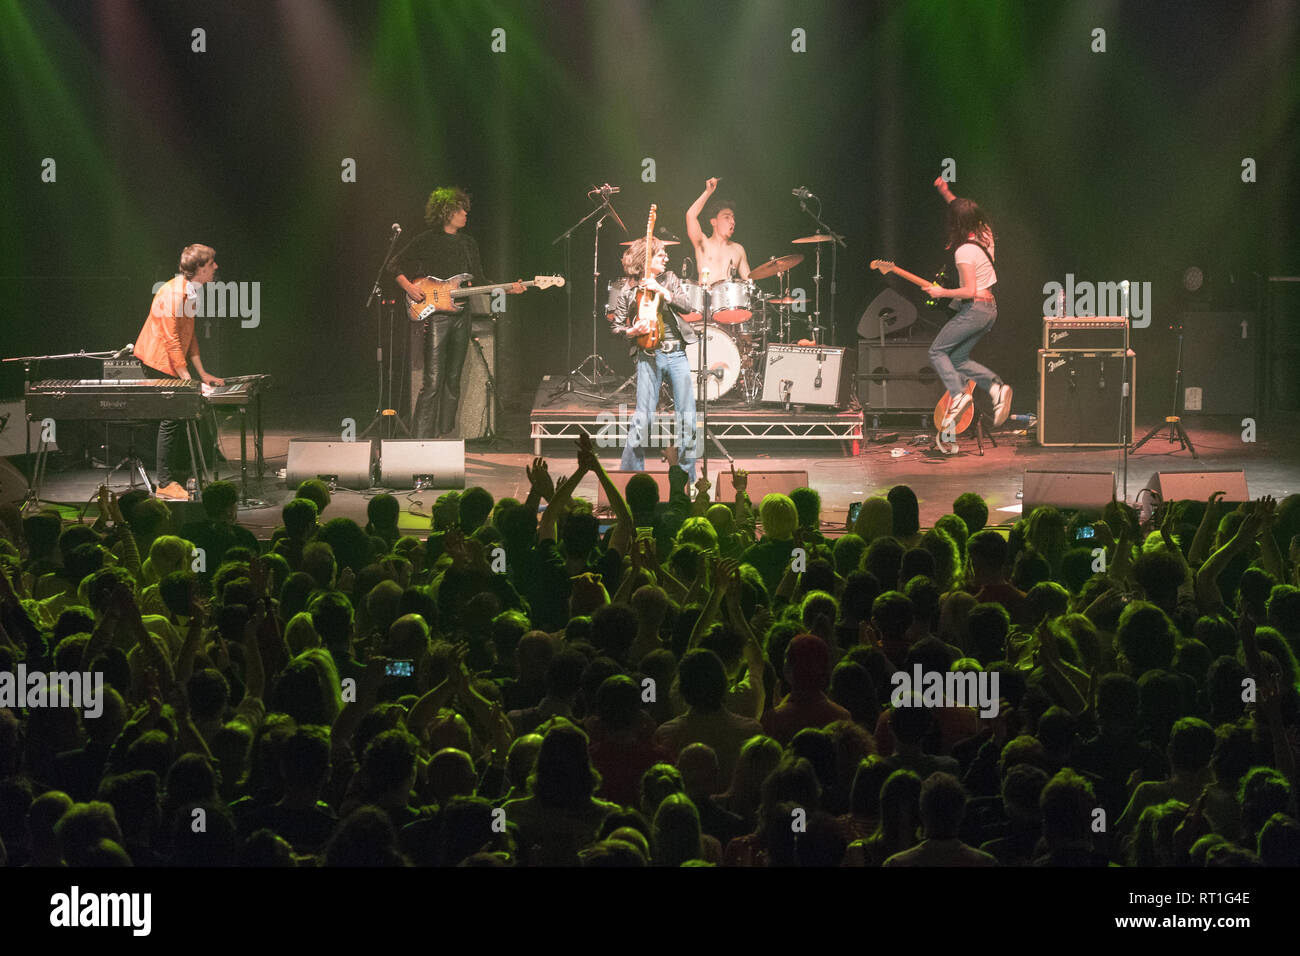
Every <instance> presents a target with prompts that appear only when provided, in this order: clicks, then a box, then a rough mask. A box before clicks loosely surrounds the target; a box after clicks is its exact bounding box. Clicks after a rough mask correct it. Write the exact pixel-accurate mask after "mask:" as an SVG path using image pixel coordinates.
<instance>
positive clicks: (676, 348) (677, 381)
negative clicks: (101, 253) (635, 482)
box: [612, 238, 702, 482]
mask: <svg viewBox="0 0 1300 956" xmlns="http://www.w3.org/2000/svg"><path fill="white" fill-rule="evenodd" d="M645 257H646V241H645V239H644V238H642V239H638V240H637V241H636V242H634V243H632V245H630V246H628V247H627V251H626V252H624V253H623V271H624V272H625V273H627V274H628V275H629V276H633V277H636V276H644V275H645V273H646V261H645ZM667 270H668V250H667V248H666V247H665V246H664V244H663V242H662V241H661V240H659V239H655V240H653V246H652V254H651V259H650V278H648V279H645V278H642V279H641V281H640V282H635V283H628V284H627V285H626V287H625V288H624V289H623V290H622V291H621V292H620V293H619V294H618V298H617V299H615V302H614V325H613V327H612V328H613V331H614V332H616V333H618V334H620V335H626V336H628V337H629V338H635V337H636V336H639V335H645V334H646V333H647V332H649V331H650V330H651V329H652V328H653V327H654V323H653V322H652V321H651V320H649V319H646V320H642V321H638V317H637V314H636V312H637V304H636V291H637V289H640V288H646V289H649V290H650V291H652V292H658V293H659V294H660V299H659V317H660V318H662V319H663V324H664V334H663V339H662V341H660V343H659V345H658V346H657V347H656V348H653V349H645V348H640V347H638V346H635V345H634V346H633V347H634V348H635V350H636V414H635V415H634V417H633V419H632V422H631V424H630V425H629V427H628V432H627V443H626V444H625V445H624V447H623V461H622V464H621V465H620V467H621V468H622V469H623V470H624V471H644V470H645V449H646V447H647V446H648V444H649V442H650V438H651V436H652V435H653V434H654V422H655V413H656V412H657V411H658V408H659V389H660V387H661V386H662V384H663V380H664V376H665V375H667V376H668V380H669V381H670V382H671V383H672V388H673V406H674V408H675V410H676V418H677V439H676V440H677V447H678V449H679V454H678V462H677V464H678V466H679V467H680V468H681V469H682V470H683V471H685V472H686V474H687V475H689V476H690V480H691V481H692V482H694V481H695V459H696V458H698V457H699V450H700V439H701V437H702V435H701V434H700V430H699V428H698V426H697V424H696V421H695V382H694V381H693V375H692V373H691V363H690V360H689V359H687V357H686V346H688V345H692V344H694V343H695V342H696V341H697V340H698V338H699V336H698V335H697V334H696V332H695V329H694V328H692V326H691V324H690V323H689V322H687V321H686V320H685V319H683V318H682V315H683V314H684V313H686V312H688V311H689V310H690V308H691V304H690V300H689V299H688V298H687V297H686V294H685V292H684V291H683V289H682V283H681V280H680V279H678V278H677V276H676V275H674V274H673V273H671V272H669V271H667Z"/></svg>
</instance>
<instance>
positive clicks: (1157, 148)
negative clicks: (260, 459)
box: [0, 0, 1300, 426]
mask: <svg viewBox="0 0 1300 956" xmlns="http://www.w3.org/2000/svg"><path fill="white" fill-rule="evenodd" d="M196 27H199V28H202V29H203V30H205V31H206V37H205V39H206V52H194V51H193V49H192V44H193V42H194V41H193V39H192V33H191V31H192V30H193V29H194V28H196ZM498 28H500V29H503V30H504V31H505V34H504V40H505V51H504V52H493V51H492V48H491V47H492V43H493V31H494V30H496V29H498ZM1096 28H1101V29H1103V30H1105V43H1106V51H1105V52H1104V53H1100V52H1092V50H1091V47H1092V45H1093V44H1094V42H1095V41H1094V40H1093V36H1092V31H1093V30H1094V29H1096ZM794 30H802V31H803V34H804V37H805V42H806V52H802V53H800V52H794V51H792V49H791V47H792V43H793V42H795V41H794V40H793V39H792V31H794ZM498 42H499V41H498ZM1298 47H1300V45H1298V44H1297V12H1296V9H1295V7H1294V6H1293V5H1291V4H1286V3H1282V2H1260V3H1237V2H1233V3H1224V4H1219V5H1214V4H1196V5H1187V4H1174V3H1170V4H1161V3H1149V4H1147V3H1144V4H1119V3H1113V2H1105V3H1069V4H1041V5H1040V4H1027V5H1022V4H1020V3H1006V4H996V3H981V4H970V5H967V4H938V3H911V4H876V3H850V2H845V3H807V4H805V3H799V4H795V3H760V2H721V3H698V2H666V3H635V2H632V3H629V2H602V3H594V2H593V3H575V2H561V3H547V4H538V3H518V4H516V3H502V2H494V3H483V2H471V0H440V2H438V3H416V2H385V3H370V2H358V3H352V4H349V3H326V2H322V0H268V2H265V3H245V4H229V5H227V4H213V3H191V2H169V3H165V4H163V3H157V4H140V5H137V4H132V3H126V2H122V3H103V4H92V3H90V2H55V3H50V4H48V5H47V4H37V3H24V4H19V5H12V6H8V7H7V8H6V11H5V12H4V13H0V54H2V55H3V70H2V73H0V75H2V76H3V83H0V109H3V120H4V134H3V137H4V138H3V146H2V147H0V196H3V200H4V209H5V216H4V222H5V227H4V229H3V231H2V232H0V309H2V310H3V319H2V321H3V338H2V344H0V352H3V353H4V355H6V356H12V355H15V354H25V353H34V352H44V353H49V352H60V351H67V350H76V349H80V348H85V349H101V348H112V347H117V346H120V345H121V344H122V343H124V342H126V341H132V340H134V337H135V335H136V333H137V332H138V330H139V327H140V325H141V322H142V321H143V319H144V316H145V314H146V312H147V310H148V306H149V301H150V296H151V287H152V285H153V283H154V282H155V281H157V280H159V279H165V278H168V277H169V276H171V275H172V274H173V273H174V272H175V269H176V259H177V255H178V253H179V250H180V249H181V247H182V246H184V245H185V244H186V243H189V242H204V243H207V244H209V245H212V246H214V247H215V248H216V249H217V250H218V262H219V263H220V265H221V272H220V274H219V278H220V279H222V280H225V281H244V282H258V283H260V284H261V316H260V325H259V327H257V328H255V329H244V328H241V327H239V325H238V323H236V322H233V321H231V320H224V321H221V322H215V323H213V326H214V327H212V328H205V329H204V330H203V332H204V335H205V338H204V339H203V341H204V343H205V344H204V346H203V348H204V354H205V356H206V357H207V363H206V364H207V365H208V366H209V368H210V370H213V371H216V372H218V373H226V374H237V373H245V372H252V371H267V372H271V373H273V374H274V375H275V376H277V379H278V381H279V382H280V384H281V388H280V390H279V394H280V395H281V396H288V397H289V398H290V399H292V402H293V404H294V406H295V409H296V410H297V411H298V412H300V413H301V414H302V416H305V418H304V420H311V417H312V415H318V416H319V417H321V419H322V420H321V422H320V423H319V424H320V425H322V426H328V425H329V424H330V423H329V421H328V419H329V417H330V416H334V415H336V414H352V415H355V416H356V417H357V418H358V419H359V420H365V419H366V418H368V417H369V412H370V410H371V407H370V405H369V404H367V403H368V402H370V399H371V397H372V393H373V381H374V365H373V362H374V339H375V317H374V315H373V314H369V315H368V314H366V313H365V312H364V311H363V309H362V306H363V303H364V301H365V298H366V293H367V291H368V289H369V284H370V280H371V277H372V276H373V274H374V272H375V270H376V268H377V267H378V264H379V261H380V260H381V259H382V257H383V254H384V252H385V249H386V246H387V237H388V227H389V224H390V223H392V222H394V221H397V222H400V223H402V225H403V226H404V227H405V230H406V232H405V236H404V238H410V237H412V236H414V235H415V233H416V232H418V231H419V229H420V228H423V226H422V216H423V207H424V200H425V197H426V196H427V194H428V192H429V191H430V190H431V189H432V188H433V187H434V186H436V185H440V184H448V183H455V184H459V185H462V186H464V187H465V188H467V189H468V190H469V191H470V192H471V193H473V195H474V206H473V210H472V212H471V215H470V224H469V231H470V232H472V233H473V234H474V235H475V236H476V237H477V238H478V241H479V243H480V245H481V247H482V250H483V259H484V262H485V264H486V268H487V269H488V270H489V272H490V273H491V275H490V276H488V278H489V279H491V280H496V279H502V280H504V279H510V278H514V277H515V276H520V275H522V276H532V275H534V274H536V273H542V272H547V273H549V272H552V271H565V270H566V264H565V261H564V256H563V246H562V245H561V246H554V245H552V244H551V240H552V239H553V238H554V237H555V236H557V235H558V234H559V233H560V232H562V231H563V230H564V229H565V228H566V227H567V226H569V225H570V224H571V223H572V222H574V221H576V220H577V219H579V218H580V217H581V216H582V215H583V214H584V213H585V212H586V211H587V210H588V209H589V208H590V207H589V205H588V200H587V199H586V193H587V190H588V189H589V188H590V186H591V185H592V184H593V183H600V182H606V181H608V182H610V183H613V184H616V185H620V186H622V193H621V194H620V195H619V196H618V197H617V206H618V209H619V210H620V212H621V213H622V214H623V217H624V219H625V221H626V222H627V224H628V227H629V229H630V230H631V236H635V235H636V233H637V232H638V231H641V230H643V229H644V222H645V214H646V211H647V208H648V206H649V204H650V203H651V202H655V203H657V204H658V205H659V208H660V210H661V222H662V223H663V224H664V225H666V226H667V227H668V228H669V229H671V230H672V231H674V232H676V233H678V234H680V235H682V237H683V238H685V236H684V233H685V223H684V212H685V209H686V207H687V206H688V205H689V204H690V202H691V201H692V200H693V199H694V198H695V197H696V195H698V193H699V192H700V190H701V188H702V187H703V183H704V180H705V179H706V177H709V176H721V177H722V178H723V183H722V186H721V189H720V195H722V196H726V197H729V198H732V199H733V200H734V201H735V202H736V203H737V210H738V220H739V228H738V232H737V238H738V239H739V240H740V241H742V242H744V244H745V245H746V247H747V249H748V251H749V259H750V262H751V265H754V264H757V263H758V262H760V261H762V260H763V259H765V258H767V257H768V256H771V255H783V254H786V253H788V252H791V251H795V249H794V247H792V246H790V244H789V243H790V240H791V239H793V238H795V237H797V236H801V235H805V234H807V233H809V232H811V231H813V224H812V222H811V221H810V220H809V219H808V218H807V217H806V216H804V215H803V214H802V213H801V212H800V210H799V207H798V202H797V201H796V200H795V199H794V198H793V197H792V196H791V194H790V192H791V189H792V188H794V187H796V186H801V185H802V186H807V187H808V188H810V189H811V190H812V191H813V192H814V193H816V194H817V195H818V196H819V197H821V198H822V200H823V203H824V205H823V215H824V218H825V219H826V220H827V221H828V222H829V224H830V225H831V226H832V227H834V228H835V229H837V230H839V231H841V232H843V233H845V234H846V236H847V239H848V249H847V250H846V251H843V252H842V253H841V255H840V257H839V261H838V295H837V297H836V319H837V325H838V328H837V330H836V340H837V342H839V343H840V344H847V343H852V342H854V341H855V340H856V333H855V328H856V324H857V320H858V317H859V316H860V314H861V313H862V311H863V308H864V306H865V305H866V303H867V302H868V301H869V300H870V299H871V298H872V297H873V296H874V295H875V294H876V293H877V292H879V291H880V290H881V289H882V288H883V287H884V280H883V279H881V277H880V276H878V275H875V274H872V273H870V272H869V271H868V269H867V267H866V263H867V262H868V261H869V260H870V259H872V258H891V259H895V260H897V261H898V262H899V263H900V264H901V265H904V266H906V267H908V268H911V269H912V270H913V271H915V272H919V273H923V274H928V273H930V272H932V271H933V270H934V269H935V268H936V267H937V265H938V264H939V263H940V261H941V259H942V245H943V238H942V237H943V213H944V209H943V204H942V202H941V201H940V200H939V199H938V198H937V196H936V195H935V193H934V191H933V190H932V189H931V187H930V182H931V180H932V179H933V178H934V177H935V176H936V175H937V174H938V173H939V172H940V170H941V164H942V162H943V160H944V159H945V158H947V157H951V158H952V159H954V160H955V161H956V169H957V178H956V182H955V183H954V186H953V188H954V190H955V191H956V192H957V193H958V194H961V195H969V196H972V197H974V198H976V199H977V200H978V201H979V202H980V203H981V204H982V205H983V206H984V208H985V210H986V211H987V213H988V215H989V217H990V219H991V220H992V222H993V225H994V227H995V228H996V229H997V232H998V260H999V273H1000V277H1001V282H1000V284H999V290H998V291H999V303H1000V317H999V322H998V325H997V327H996V329H995V330H994V331H993V332H992V333H991V334H990V335H989V336H988V337H987V338H986V339H985V340H984V342H983V343H981V345H980V347H979V349H978V350H977V353H976V357H977V358H980V359H982V360H984V361H985V362H986V364H989V365H990V366H992V367H993V368H995V369H997V370H998V371H1000V372H1002V374H1003V376H1004V377H1005V378H1007V379H1008V380H1009V381H1011V382H1013V383H1015V384H1018V385H1020V386H1021V388H1022V390H1023V391H1022V395H1023V397H1022V398H1021V400H1020V402H1018V403H1017V404H1018V406H1024V409H1027V408H1028V407H1029V406H1030V405H1031V404H1032V401H1031V397H1030V393H1031V392H1032V390H1033V387H1034V386H1033V381H1034V366H1035V357H1034V350H1035V349H1036V348H1037V346H1038V344H1039V341H1040V338H1041V332H1040V320H1041V314H1042V303H1043V298H1044V296H1043V292H1042V289H1043V285H1044V283H1046V282H1048V281H1052V280H1057V281H1060V280H1063V279H1064V277H1065V274H1066V273H1067V272H1069V273H1073V274H1074V275H1075V276H1076V277H1078V278H1080V279H1087V280H1089V281H1118V280H1121V279H1124V278H1128V279H1131V280H1133V281H1139V282H1140V281H1149V282H1151V283H1152V284H1153V291H1154V304H1153V315H1154V318H1155V321H1154V323H1153V325H1152V328H1151V329H1149V330H1144V331H1138V332H1135V333H1134V341H1135V347H1136V348H1137V350H1138V353H1139V363H1140V365H1139V367H1140V369H1141V372H1140V373H1139V375H1140V377H1139V390H1138V397H1139V412H1140V413H1141V414H1145V415H1150V414H1152V413H1153V410H1161V411H1162V410H1163V406H1164V404H1166V403H1167V400H1168V398H1167V396H1168V393H1169V391H1170V389H1169V388H1167V387H1165V384H1164V382H1165V376H1167V377H1168V381H1169V382H1170V383H1172V354H1171V353H1172V349H1171V347H1170V336H1169V333H1168V331H1167V327H1168V324H1169V322H1170V320H1171V319H1174V318H1176V317H1178V316H1180V315H1181V314H1182V312H1183V310H1184V309H1185V308H1186V307H1187V306H1188V305H1189V304H1192V305H1199V306H1217V307H1224V308H1228V307H1232V308H1247V309H1249V308H1253V307H1254V306H1255V304H1256V296H1257V295H1258V289H1259V287H1260V277H1261V276H1265V275H1269V274H1278V273H1295V272H1297V271H1300V268H1298V267H1297V262H1296V250H1297V248H1298V246H1297V238H1300V237H1298V236H1297V215H1296V209H1297V204H1296V203H1295V201H1294V197H1293V193H1294V188H1293V187H1294V178H1295V157H1296V154H1297V148H1296V147H1297V124H1296V117H1297V110H1296V107H1297V98H1298V97H1300V92H1298V91H1300V82H1297V80H1298V77H1297V54H1296V50H1297V48H1298ZM46 157H50V158H53V159H55V161H56V163H57V167H56V168H57V179H56V181H55V182H53V183H45V182H42V181H41V173H42V161H43V160H44V159H45V158H46ZM1245 157H1250V158H1253V159H1254V160H1255V162H1256V164H1257V181H1256V182H1254V183H1243V182H1242V175H1241V173H1242V161H1243V158H1245ZM345 158H351V159H354V160H355V161H356V168H357V181H356V182H355V183H345V182H342V181H341V177H340V171H341V163H342V161H343V160H344V159H345ZM647 158H650V159H653V160H654V166H655V181H654V182H643V180H642V174H643V169H644V165H643V161H644V160H645V159H647ZM604 232H605V235H604V240H603V246H604V248H603V251H602V256H601V268H602V272H603V273H604V275H603V276H602V278H601V280H600V282H601V286H600V292H599V298H600V299H601V301H602V303H603V299H604V294H605V293H604V283H605V282H606V281H607V280H608V279H609V278H611V277H613V276H615V275H617V274H618V266H617V261H616V257H617V247H616V245H615V242H616V241H617V240H618V239H620V238H624V237H622V236H621V235H617V234H616V233H617V230H616V229H611V228H606V230H605V231H604ZM685 248H686V247H685V246H682V247H677V252H678V253H679V255H675V256H674V257H673V259H674V264H673V267H674V268H677V264H678V260H679V259H680V254H684V253H683V252H682V250H683V249H685ZM810 248H811V247H807V246H805V247H802V249H803V250H804V251H807V250H809V249H810ZM590 263H591V232H590V227H587V229H585V230H583V231H581V232H580V233H579V234H578V235H577V237H576V239H575V241H574V246H573V257H572V262H571V263H570V264H569V266H568V269H567V276H568V279H569V281H570V288H571V290H572V293H573V299H572V308H573V321H572V328H573V330H574V332H575V342H574V346H573V357H574V359H575V360H576V359H577V358H580V357H581V356H583V355H585V354H586V353H587V352H588V351H590V341H591V318H590V315H591V292H590V289H591V274H590V273H591V266H590ZM1189 265H1196V266H1198V267H1200V268H1201V269H1202V270H1203V271H1204V273H1205V275H1206V276H1207V282H1206V285H1205V287H1204V288H1203V289H1202V290H1201V292H1200V293H1198V294H1197V295H1196V296H1190V295H1189V294H1188V293H1186V292H1185V291H1184V289H1183V287H1182V274H1183V271H1184V269H1185V268H1186V267H1187V266H1189ZM823 273H824V275H825V276H826V286H825V287H824V290H823V291H824V300H825V298H827V297H828V293H829V278H830V267H829V263H827V264H826V265H825V266H824V268H823ZM811 277H812V268H811V263H805V264H804V265H803V266H801V267H800V268H799V269H798V270H796V272H795V273H794V280H795V284H796V285H797V286H800V287H803V288H805V289H806V290H807V292H808V294H809V296H810V297H811V295H812V278H811ZM1189 300H1195V301H1190V302H1189ZM509 306H510V310H509V312H508V313H507V321H506V323H505V327H504V328H503V336H504V339H505V341H504V342H503V346H504V347H503V350H502V352H503V355H502V362H503V366H502V369H501V371H502V384H503V387H504V389H505V396H506V398H507V399H508V400H510V401H512V402H516V403H518V402H527V401H529V400H530V399H531V396H532V392H533V390H534V388H535V387H536V383H537V381H538V379H539V378H540V376H541V375H542V374H544V373H548V372H562V371H563V369H564V367H565V362H566V357H565V354H566V331H567V329H568V325H567V324H566V323H567V319H566V307H567V300H566V297H565V295H564V294H563V293H561V292H553V291H548V292H532V293H529V294H528V295H526V296H522V297H515V298H511V299H510V300H509ZM600 324H601V325H603V324H604V320H603V319H601V320H600ZM601 332H602V338H601V340H600V341H601V346H600V347H601V348H602V349H605V350H607V352H608V353H609V355H610V357H611V359H612V358H613V353H614V351H615V347H614V346H613V345H612V344H611V343H610V342H609V340H608V339H607V338H605V337H604V336H605V333H604V331H603V329H602V330H601ZM1144 382H1154V383H1158V384H1159V387H1158V388H1154V387H1153V388H1146V389H1144V388H1143V387H1142V383H1144ZM20 389H21V374H20V371H19V370H16V369H15V368H14V367H13V366H8V367H6V368H5V370H4V371H3V373H0V394H3V395H13V394H15V393H17V392H18V391H20ZM282 400H283V399H282ZM282 407H283V406H282ZM286 413H287V412H286Z"/></svg>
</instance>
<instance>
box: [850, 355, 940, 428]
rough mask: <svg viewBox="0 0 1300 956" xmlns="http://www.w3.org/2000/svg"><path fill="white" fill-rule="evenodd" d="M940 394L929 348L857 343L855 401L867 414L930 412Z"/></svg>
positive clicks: (938, 382) (937, 377)
mask: <svg viewBox="0 0 1300 956" xmlns="http://www.w3.org/2000/svg"><path fill="white" fill-rule="evenodd" d="M942 394H943V385H942V383H941V382H940V381H939V376H938V375H937V374H936V373H935V371H934V368H933V367H931V365H930V346H929V345H928V344H921V343H912V342H907V343H899V344H897V345H895V344H890V343H887V344H885V345H881V344H880V343H879V342H871V341H866V340H864V341H861V342H859V343H858V397H859V398H860V399H861V400H862V405H863V407H864V408H866V409H867V410H868V411H873V412H884V411H892V412H925V411H932V410H933V409H934V403H935V402H937V401H938V400H939V396H940V395H942Z"/></svg>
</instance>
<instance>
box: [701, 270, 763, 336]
mask: <svg viewBox="0 0 1300 956" xmlns="http://www.w3.org/2000/svg"><path fill="white" fill-rule="evenodd" d="M709 293H710V295H711V296H712V303H711V304H712V306H713V321H714V322H717V323H719V324H720V325H735V324H736V323H737V322H748V321H749V320H750V318H751V317H752V316H753V314H754V310H753V308H752V303H753V299H754V283H752V282H750V281H748V280H745V281H741V280H739V279H734V280H727V279H723V280H722V281H721V282H715V283H713V285H712V286H710V287H709Z"/></svg>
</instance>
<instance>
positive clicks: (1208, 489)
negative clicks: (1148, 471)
mask: <svg viewBox="0 0 1300 956" xmlns="http://www.w3.org/2000/svg"><path fill="white" fill-rule="evenodd" d="M1146 487H1148V488H1150V489H1151V490H1152V491H1154V492H1156V493H1157V494H1158V495H1160V500H1161V501H1208V500H1209V499H1210V495H1212V494H1214V493H1215V492H1216V491H1222V492H1223V497H1222V498H1221V499H1220V502H1221V503H1222V504H1224V505H1226V506H1227V508H1228V509H1229V510H1231V509H1232V508H1234V507H1236V506H1237V505H1239V504H1241V503H1242V502H1243V501H1249V500H1250V491H1249V490H1248V489H1247V487H1246V473H1245V472H1244V471H1232V470H1225V471H1157V472H1156V473H1155V474H1153V475H1152V476H1151V480H1150V481H1148V482H1147V483H1146Z"/></svg>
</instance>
